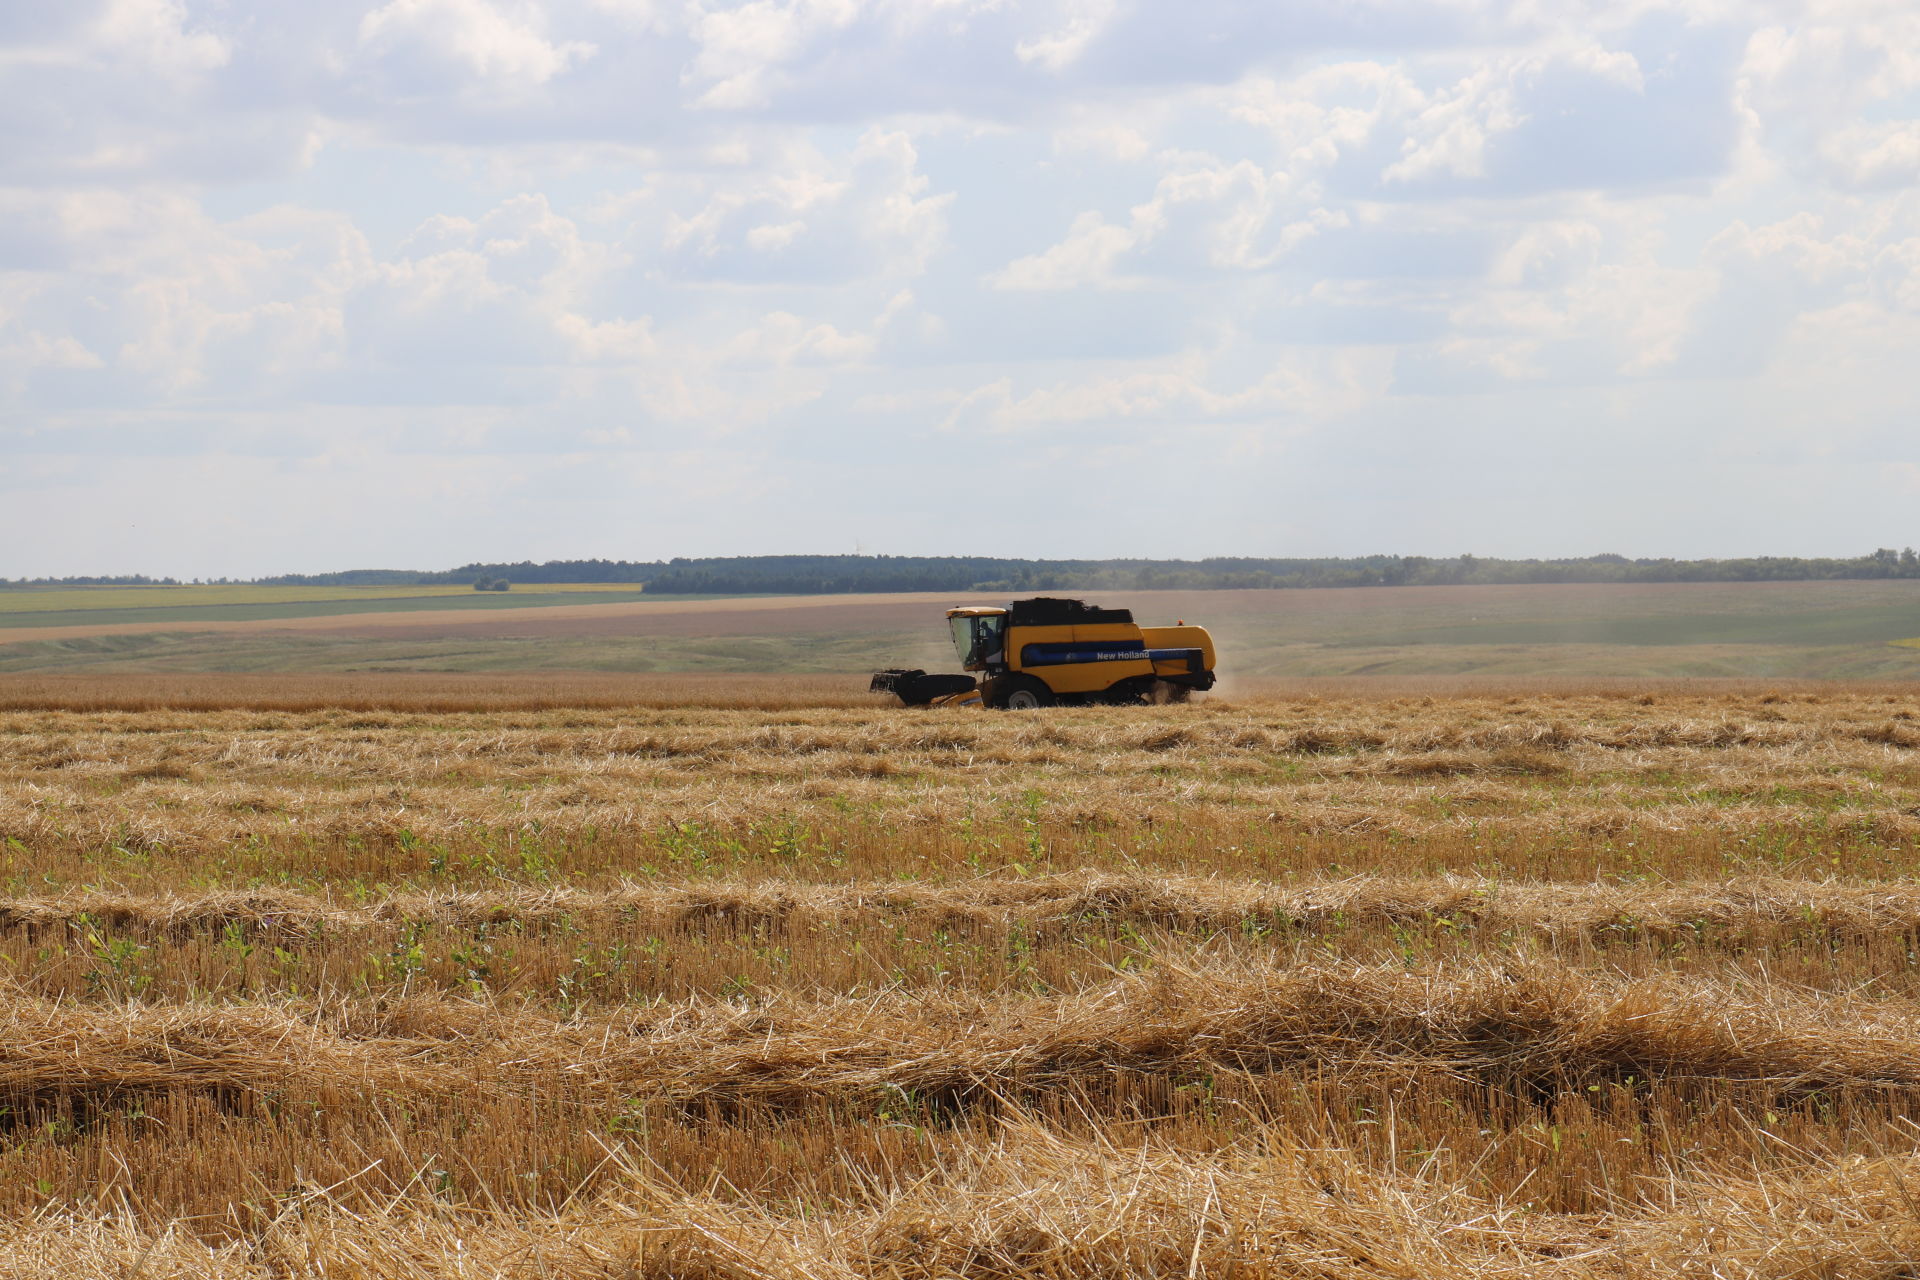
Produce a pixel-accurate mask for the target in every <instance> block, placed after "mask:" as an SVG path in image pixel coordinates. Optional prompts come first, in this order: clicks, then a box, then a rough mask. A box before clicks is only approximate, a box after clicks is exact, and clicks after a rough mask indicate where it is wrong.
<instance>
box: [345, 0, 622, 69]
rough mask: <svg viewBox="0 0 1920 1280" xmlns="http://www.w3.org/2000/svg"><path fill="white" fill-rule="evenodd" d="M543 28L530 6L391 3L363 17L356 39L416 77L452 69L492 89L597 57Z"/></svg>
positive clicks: (417, 0) (435, 0)
mask: <svg viewBox="0 0 1920 1280" xmlns="http://www.w3.org/2000/svg"><path fill="white" fill-rule="evenodd" d="M541 26H542V22H541V13H540V10H539V9H537V8H535V7H533V6H531V5H520V6H518V7H517V10H516V11H508V10H507V9H505V8H503V7H501V6H500V5H499V4H497V3H489V0H389V3H387V4H385V5H383V6H381V7H380V8H378V9H375V10H373V11H372V12H370V13H368V14H367V15H366V16H365V17H363V18H362V19H361V20H360V33H359V34H360V43H361V44H362V45H363V46H364V47H365V48H366V49H367V51H368V52H370V53H371V54H373V55H374V56H375V57H378V58H383V59H392V58H398V59H404V60H406V62H407V64H408V65H409V68H410V69H411V70H413V71H414V73H415V74H425V75H432V74H433V72H434V70H437V69H441V68H446V67H451V68H453V69H455V70H457V71H458V72H459V73H461V74H463V75H466V76H472V77H475V78H477V79H479V80H481V81H483V82H485V83H487V84H488V85H489V86H492V87H494V88H496V89H497V88H501V87H506V88H514V87H522V86H532V85H541V84H545V83H546V82H547V81H549V80H551V79H553V78H554V77H555V76H558V75H561V74H563V73H565V72H566V71H567V70H568V69H569V68H571V67H572V66H574V65H575V64H576V63H579V62H582V61H584V60H585V59H587V58H590V57H592V56H593V55H594V54H595V53H596V52H597V50H596V49H595V47H594V46H593V45H592V44H589V43H587V42H585V41H579V40H569V41H563V42H559V43H555V42H554V41H551V40H549V39H548V38H547V37H546V35H545V34H544V33H543V32H542V30H541Z"/></svg>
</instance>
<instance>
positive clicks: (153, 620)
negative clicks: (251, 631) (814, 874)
mask: <svg viewBox="0 0 1920 1280" xmlns="http://www.w3.org/2000/svg"><path fill="white" fill-rule="evenodd" d="M639 599H645V595H643V593H641V591H637V589H634V587H628V589H626V591H574V589H570V587H566V589H561V587H557V589H553V591H518V593H507V591H472V589H467V591H465V593H457V595H455V593H445V595H394V597H351V599H340V601H282V603H252V604H240V603H234V604H217V603H192V604H144V606H136V608H69V610H21V612H8V614H0V628H6V629H23V628H33V629H40V628H77V626H148V628H154V629H159V628H173V626H179V624H194V622H273V620H300V618H342V616H359V614H411V612H470V610H499V608H540V606H559V604H614V603H626V601H639Z"/></svg>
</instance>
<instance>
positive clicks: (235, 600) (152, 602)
mask: <svg viewBox="0 0 1920 1280" xmlns="http://www.w3.org/2000/svg"><path fill="white" fill-rule="evenodd" d="M641 590H642V587H641V585H640V584H639V583H637V582H551V583H528V584H526V585H520V584H517V583H516V584H515V585H514V587H513V589H512V590H511V591H510V592H478V591H475V590H474V589H473V588H472V587H470V586H466V585H464V584H460V583H451V584H447V585H438V586H386V587H256V586H248V585H244V584H242V585H233V586H227V585H220V586H184V587H11V588H6V589H4V590H0V616H5V615H10V614H19V613H93V612H98V611H100V610H103V609H106V610H118V609H179V608H199V607H205V606H225V605H243V604H314V603H322V602H359V603H363V604H377V603H380V602H382V601H388V600H419V599H444V598H446V597H449V596H451V597H453V598H456V599H461V598H465V597H468V596H475V595H515V596H531V595H552V594H554V593H556V592H559V593H565V594H569V595H573V594H579V593H582V592H603V591H613V592H622V593H627V594H638V593H639V592H640V591H641Z"/></svg>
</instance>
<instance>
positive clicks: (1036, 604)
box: [870, 596, 1214, 710]
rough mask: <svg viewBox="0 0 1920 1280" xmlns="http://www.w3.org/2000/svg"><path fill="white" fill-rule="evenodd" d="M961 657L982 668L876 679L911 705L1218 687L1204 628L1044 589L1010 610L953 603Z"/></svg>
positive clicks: (1172, 693) (1084, 699)
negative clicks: (1143, 622) (1161, 623)
mask: <svg viewBox="0 0 1920 1280" xmlns="http://www.w3.org/2000/svg"><path fill="white" fill-rule="evenodd" d="M947 625H948V626H949V627H951V628H952V630H953V646H954V649H955V651H956V652H958V654H959V655H960V665H961V666H962V667H963V668H965V669H966V670H967V671H970V672H977V673H979V674H978V675H930V674H928V673H927V672H925V671H918V670H912V671H909V670H902V669H895V670H890V671H877V672H875V673H874V676H873V684H872V685H871V686H870V687H871V688H872V689H873V691H874V692H876V693H891V694H893V695H895V696H896V697H898V698H899V699H900V701H901V702H903V703H905V704H906V705H907V706H910V707H924V706H930V705H941V706H950V705H959V704H964V703H977V704H980V705H984V706H989V707H999V708H1004V709H1008V710H1023V709H1026V708H1029V707H1050V706H1053V705H1055V704H1057V703H1067V704H1086V703H1109V704H1127V703H1146V702H1184V701H1186V699H1187V696H1188V695H1189V694H1191V693H1192V692H1193V691H1194V690H1195V689H1211V688H1212V687H1213V679H1214V676H1213V638H1212V637H1211V636H1209V635H1208V634H1207V630H1206V628H1205V627H1190V626H1188V625H1187V624H1186V623H1184V622H1181V623H1177V624H1175V625H1174V626H1171V627H1141V626H1138V625H1136V624H1135V623H1134V620H1133V613H1132V611H1131V610H1127V609H1101V608H1098V607H1096V606H1094V605H1089V604H1086V603H1084V602H1082V601H1079V600H1057V599H1053V598H1051V597H1047V596H1041V597H1038V598H1035V599H1032V600H1015V601H1014V602H1013V603H1012V604H1010V605H1008V606H1007V607H1006V608H1004V609H998V608H968V609H949V610H947Z"/></svg>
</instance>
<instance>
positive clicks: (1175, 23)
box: [0, 0, 1920, 578]
mask: <svg viewBox="0 0 1920 1280" xmlns="http://www.w3.org/2000/svg"><path fill="white" fill-rule="evenodd" d="M1916 179H1920V6H1916V5H1914V4H1913V3H1912V2H1911V0H1901V2H1898V3H1877V2H1873V0H1860V2H1857V3H1854V2H1848V0H1832V2H1831V3H1785V2H1782V3H1765V2H1757V3H1733V2H1730V0H1678V2H1675V3H1635V2H1627V3H1578V2H1565V3H1563V2H1560V0H1519V2H1516V3H1489V2H1485V0H1280V2H1275V3H1252V2H1249V0H1183V2H1182V3H1177V4H1176V3H1171V2H1170V0H1157V2H1156V0H1051V2H1046V3H1025V2H1022V0H749V2H748V3H720V2H718V0H385V2H381V0H330V2H329V3H325V4H319V3H311V2H310V0H62V3H59V4H43V3H35V2H33V0H0V576H10V577H22V576H29V575H32V576H38V575H68V574H96V573H136V572H142V573H148V574H154V575H172V576H178V577H183V578H185V577H215V576H233V577H245V576H255V575H262V574H272V573H282V572H312V571H324V570H328V569H342V568H349V567H363V566H391V567H413V568H443V567H449V566H453V565H457V564H463V563H467V562H470V561H476V560H477V561H518V560H522V559H534V560H545V559H561V558H573V557H607V558H618V559H634V560H653V559H660V558H667V557H672V556H697V555H735V554H742V555H744V554H762V553H841V552H854V551H861V552H866V553H869V554H880V553H885V554H898V555H940V554H950V555H957V554H984V555H1007V556H1033V557H1096V558H1097V557H1106V556H1126V557H1138V556H1148V557H1164V558H1190V557H1202V556H1208V555H1253V556H1274V555H1357V554H1369V553H1377V552H1386V553H1392V552H1398V553H1403V554H1426V555H1455V554H1460V553H1462V552H1471V553H1474V554H1478V555H1494V556H1533V555H1540V556H1558V555H1585V554H1591V553H1597V552H1617V553H1620V554H1625V555H1633V556H1641V555H1676V556H1740V555H1750V554H1777V555H1827V554H1858V553H1862V552H1865V551H1868V550H1871V549H1873V548H1874V547H1879V546H1896V547H1897V546H1905V545H1908V544H1911V543H1915V542H1920V530H1917V529H1916V524H1920V518H1917V516H1916V513H1920V430H1916V427H1917V426H1920V422H1917V420H1916V409H1920V377H1917V376H1916V372H1917V371H1920V195H1917V193H1916V190H1915V184H1916Z"/></svg>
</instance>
